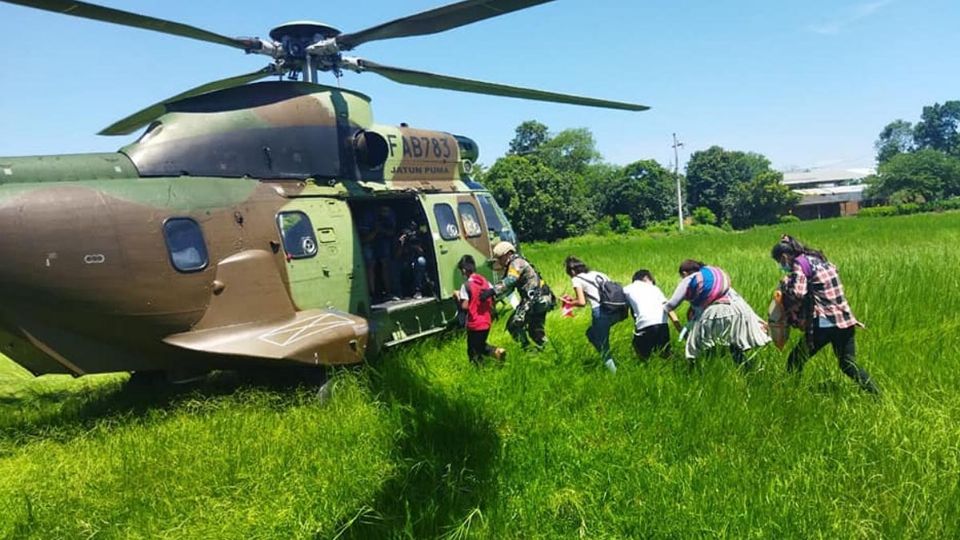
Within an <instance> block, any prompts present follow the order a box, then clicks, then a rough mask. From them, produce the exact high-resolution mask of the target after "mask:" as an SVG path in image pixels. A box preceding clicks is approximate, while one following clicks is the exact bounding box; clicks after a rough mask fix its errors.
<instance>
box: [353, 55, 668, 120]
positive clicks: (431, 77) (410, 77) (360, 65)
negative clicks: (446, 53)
mask: <svg viewBox="0 0 960 540" xmlns="http://www.w3.org/2000/svg"><path fill="white" fill-rule="evenodd" d="M345 60H347V61H348V62H349V63H350V64H351V66H350V68H351V69H355V70H356V71H359V72H364V71H371V72H373V73H376V74H377V75H380V76H382V77H386V78H388V79H390V80H391V81H394V82H397V83H400V84H409V85H413V86H424V87H427V88H440V89H444V90H456V91H458V92H471V93H474V94H490V95H494V96H503V97H512V98H519V99H531V100H535V101H551V102H554V103H567V104H569V105H585V106H587V107H601V108H604V109H619V110H623V111H645V110H647V109H649V108H650V107H647V106H646V105H638V104H635V103H626V102H622V101H609V100H606V99H597V98H591V97H584V96H575V95H571V94H559V93H557V92H548V91H546V90H536V89H533V88H522V87H519V86H508V85H505V84H498V83H490V82H484V81H476V80H473V79H462V78H459V77H451V76H449V75H438V74H436V73H427V72H426V71H414V70H412V69H405V68H398V67H391V66H385V65H382V64H377V63H375V62H371V61H369V60H363V59H361V58H353V59H345Z"/></svg>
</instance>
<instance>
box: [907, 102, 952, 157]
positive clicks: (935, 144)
mask: <svg viewBox="0 0 960 540" xmlns="http://www.w3.org/2000/svg"><path fill="white" fill-rule="evenodd" d="M958 128H960V101H945V102H944V103H943V105H940V104H939V103H934V104H933V105H928V106H926V107H924V108H923V112H922V113H921V114H920V121H919V122H917V125H916V127H914V128H913V139H914V141H915V142H916V146H917V148H918V149H923V148H930V149H933V150H940V151H941V152H946V153H948V154H953V155H960V131H958Z"/></svg>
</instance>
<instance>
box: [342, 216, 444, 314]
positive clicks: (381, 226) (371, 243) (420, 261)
mask: <svg viewBox="0 0 960 540" xmlns="http://www.w3.org/2000/svg"><path fill="white" fill-rule="evenodd" d="M349 205H350V210H351V213H352V214H353V222H354V226H355V227H356V232H357V236H358V238H360V245H361V250H362V252H363V262H364V271H365V274H366V280H367V290H368V291H369V294H370V307H371V309H374V310H377V309H386V310H393V309H396V308H399V307H402V306H409V305H415V304H420V303H426V302H430V301H432V300H433V299H435V298H437V296H438V294H439V288H438V287H437V282H438V281H437V258H436V256H435V252H434V246H433V242H432V236H431V232H430V225H429V222H428V220H427V217H426V214H425V213H424V211H423V207H422V206H421V204H420V202H419V200H418V199H417V198H416V197H391V198H382V199H378V200H375V201H351V202H350V203H349Z"/></svg>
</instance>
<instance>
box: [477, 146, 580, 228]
mask: <svg viewBox="0 0 960 540" xmlns="http://www.w3.org/2000/svg"><path fill="white" fill-rule="evenodd" d="M484 180H485V181H486V186H487V188H489V189H490V192H491V193H493V196H494V197H495V198H496V199H497V202H498V203H499V204H500V207H501V208H503V210H504V212H506V214H507V217H508V218H509V219H510V223H511V224H512V225H513V227H514V229H515V230H516V231H517V234H518V235H519V236H520V237H521V238H523V239H524V240H547V241H550V240H556V239H559V238H566V237H568V236H575V235H580V234H583V233H585V232H586V231H587V230H588V229H589V228H590V226H591V225H592V224H593V222H594V220H595V213H594V211H593V207H592V204H591V201H590V200H589V197H588V194H587V192H586V189H585V184H584V182H583V180H582V178H580V177H577V176H575V175H571V174H565V173H563V172H560V171H557V170H554V169H552V168H550V167H548V166H547V165H546V164H544V163H542V162H541V161H540V160H538V159H535V158H532V157H528V156H518V155H508V156H505V157H502V158H500V159H498V160H497V162H496V163H494V165H493V166H492V167H490V169H489V170H488V171H487V173H486V175H485V176H484Z"/></svg>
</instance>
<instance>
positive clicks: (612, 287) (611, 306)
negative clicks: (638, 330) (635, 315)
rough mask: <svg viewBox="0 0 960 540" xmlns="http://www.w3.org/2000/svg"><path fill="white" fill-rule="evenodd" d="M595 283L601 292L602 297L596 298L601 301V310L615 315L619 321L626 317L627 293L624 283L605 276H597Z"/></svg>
mask: <svg viewBox="0 0 960 540" xmlns="http://www.w3.org/2000/svg"><path fill="white" fill-rule="evenodd" d="M593 284H594V285H596V286H597V291H599V294H600V298H596V299H595V300H597V302H599V303H600V311H602V312H604V313H606V314H607V315H614V316H615V317H616V318H617V320H618V321H622V320H623V319H626V318H627V295H626V293H624V292H623V285H620V284H619V283H617V282H616V281H613V280H612V279H605V278H604V277H603V276H597V277H596V279H594V282H593Z"/></svg>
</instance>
